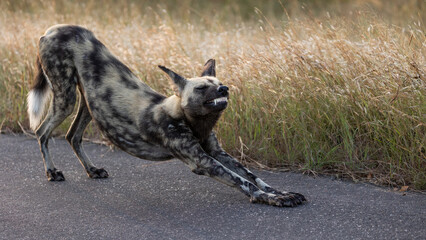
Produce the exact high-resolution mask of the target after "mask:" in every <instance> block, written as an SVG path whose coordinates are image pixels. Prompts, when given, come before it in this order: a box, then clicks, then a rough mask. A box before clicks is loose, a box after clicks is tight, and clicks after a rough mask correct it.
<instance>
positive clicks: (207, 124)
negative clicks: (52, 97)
mask: <svg viewBox="0 0 426 240" xmlns="http://www.w3.org/2000/svg"><path fill="white" fill-rule="evenodd" d="M220 115H221V113H220V112H218V113H211V114H209V115H206V116H200V117H191V116H187V115H185V120H186V121H187V123H188V125H189V127H190V128H191V130H192V132H193V133H194V136H195V137H197V138H198V139H199V140H200V141H203V140H205V139H206V138H207V137H208V136H209V135H210V132H211V131H212V130H213V127H214V125H216V122H217V120H219V117H220Z"/></svg>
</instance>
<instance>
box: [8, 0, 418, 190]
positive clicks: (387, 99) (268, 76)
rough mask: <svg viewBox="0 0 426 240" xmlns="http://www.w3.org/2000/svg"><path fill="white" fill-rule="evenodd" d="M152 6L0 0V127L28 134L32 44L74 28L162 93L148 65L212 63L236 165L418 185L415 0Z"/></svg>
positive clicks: (183, 67) (220, 0) (160, 78)
mask: <svg viewBox="0 0 426 240" xmlns="http://www.w3.org/2000/svg"><path fill="white" fill-rule="evenodd" d="M152 2H154V1H132V0H128V1H113V0H107V1H100V0H89V1H77V0H74V1H66V0H56V1H37V0H35V1H30V0H27V1H22V0H16V1H13V0H10V1H1V2H0V9H1V10H0V31H1V34H0V130H1V131H2V132H21V131H23V130H25V131H28V129H29V123H28V116H27V114H26V103H25V99H26V94H27V92H28V86H29V85H30V82H31V80H32V78H33V77H34V69H35V64H34V63H35V56H36V53H37V50H36V47H37V41H38V38H39V37H40V36H41V35H42V34H43V33H44V31H45V30H46V29H47V28H48V27H49V26H51V25H54V24H58V23H70V24H79V25H82V26H85V27H87V28H89V29H91V30H92V31H93V32H94V33H95V35H97V37H98V38H99V39H100V40H101V41H102V42H103V43H104V44H105V45H106V46H107V47H108V48H109V49H110V50H111V51H112V52H113V53H114V54H115V55H117V56H118V58H119V59H120V60H122V61H123V62H124V63H125V64H127V65H128V66H129V67H130V68H131V69H132V71H133V72H134V73H135V74H137V75H138V76H139V77H140V78H141V79H142V80H143V81H145V82H147V83H148V84H149V85H150V86H152V87H153V88H154V89H156V90H157V91H159V92H161V93H164V94H167V95H170V94H172V93H173V92H172V90H171V88H170V83H169V81H168V79H167V77H166V76H165V74H163V73H161V71H160V70H159V69H158V68H157V67H156V66H157V65H158V64H163V65H166V66H168V67H170V68H172V69H174V70H176V71H177V72H179V73H181V74H182V75H184V76H186V77H193V76H196V75H198V74H199V73H200V70H201V68H202V65H203V64H204V62H205V61H206V60H207V59H209V58H215V59H216V60H217V75H218V78H219V79H221V80H222V81H223V82H224V83H225V84H226V85H228V86H229V87H230V90H231V99H230V104H229V108H228V109H227V110H226V112H225V114H224V116H223V118H222V119H221V121H220V122H219V124H218V126H217V128H216V130H217V132H218V135H219V136H220V139H221V142H222V143H223V145H224V147H225V149H226V150H228V151H230V152H231V153H232V154H233V155H234V156H236V157H238V158H240V160H241V161H242V162H245V163H249V162H250V163H257V165H258V166H267V167H271V168H279V169H292V170H300V171H305V172H310V173H326V174H335V175H336V176H338V177H349V178H352V179H354V180H359V179H363V180H368V181H371V182H374V183H379V184H386V185H392V186H405V185H409V186H411V187H412V188H416V189H420V190H425V189H426V157H425V155H426V153H425V151H426V150H425V148H426V147H425V142H426V137H425V132H426V126H425V122H426V99H425V96H426V83H425V79H426V61H425V56H426V50H425V49H426V37H425V27H424V24H425V18H426V16H425V15H426V14H425V12H426V4H425V2H424V1H421V0H418V1H416V0H395V1H385V0H383V1H380V0H367V1H337V0H334V1H333V0H329V1H327V0H322V1H321V0H320V1H284V0H282V1H278V0H276V1H273V0H265V1H255V0H247V1H243V0H240V1H228V0H217V1H191V0H183V1H178V0H175V1H155V3H152ZM71 120H72V118H70V119H69V120H67V121H66V122H65V123H64V124H62V125H61V126H60V127H59V128H58V130H57V131H56V132H55V134H57V135H58V134H59V135H60V134H64V133H66V130H67V128H68V126H69V124H70V122H71ZM86 137H88V138H92V139H97V138H100V137H101V136H100V134H99V132H98V131H97V129H96V127H94V126H90V127H89V128H88V131H87V133H86Z"/></svg>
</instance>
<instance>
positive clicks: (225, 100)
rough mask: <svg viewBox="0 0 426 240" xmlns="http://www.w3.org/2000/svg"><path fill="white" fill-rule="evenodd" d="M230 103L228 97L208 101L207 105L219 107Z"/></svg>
mask: <svg viewBox="0 0 426 240" xmlns="http://www.w3.org/2000/svg"><path fill="white" fill-rule="evenodd" d="M226 103H228V97H220V98H215V99H212V100H209V101H207V102H206V103H205V104H206V105H211V106H217V105H223V104H226Z"/></svg>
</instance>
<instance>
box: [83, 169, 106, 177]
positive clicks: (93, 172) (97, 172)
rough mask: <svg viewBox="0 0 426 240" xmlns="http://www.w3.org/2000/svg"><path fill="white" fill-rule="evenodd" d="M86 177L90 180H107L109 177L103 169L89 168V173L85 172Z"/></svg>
mask: <svg viewBox="0 0 426 240" xmlns="http://www.w3.org/2000/svg"><path fill="white" fill-rule="evenodd" d="M87 175H89V177H90V178H107V177H108V176H109V175H108V172H107V171H106V170H105V169H103V168H96V167H91V168H90V169H89V171H87Z"/></svg>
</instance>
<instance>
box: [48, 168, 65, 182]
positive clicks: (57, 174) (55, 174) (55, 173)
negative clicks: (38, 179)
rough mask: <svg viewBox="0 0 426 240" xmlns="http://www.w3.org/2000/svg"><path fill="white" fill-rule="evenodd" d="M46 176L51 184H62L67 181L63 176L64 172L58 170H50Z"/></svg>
mask: <svg viewBox="0 0 426 240" xmlns="http://www.w3.org/2000/svg"><path fill="white" fill-rule="evenodd" d="M46 175H47V180H48V181H50V182H60V181H64V180H65V177H64V174H62V172H61V171H59V170H58V169H56V168H54V169H48V170H47V171H46Z"/></svg>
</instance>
